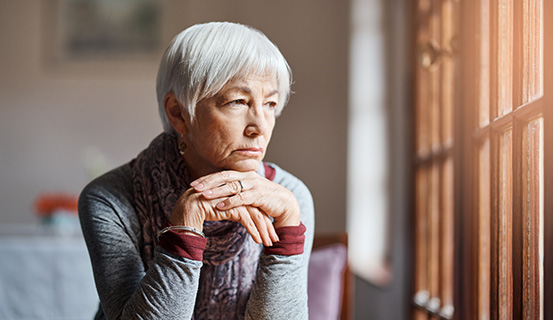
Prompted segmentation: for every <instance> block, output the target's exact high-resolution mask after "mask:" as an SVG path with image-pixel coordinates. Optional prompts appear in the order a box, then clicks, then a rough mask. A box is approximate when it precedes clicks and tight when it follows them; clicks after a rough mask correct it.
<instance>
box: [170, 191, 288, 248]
mask: <svg viewBox="0 0 553 320" xmlns="http://www.w3.org/2000/svg"><path fill="white" fill-rule="evenodd" d="M224 199H225V198H217V199H208V198H206V197H205V196H204V195H203V194H202V193H199V192H197V191H196V190H195V189H193V188H190V189H188V190H186V192H184V193H183V194H182V196H181V197H180V198H179V200H178V201H177V203H176V204H175V207H174V208H173V211H172V213H171V216H170V217H169V222H170V223H171V224H172V225H184V226H190V227H194V228H196V229H198V230H202V229H203V223H204V221H221V220H230V221H235V222H238V223H240V224H242V225H243V226H244V227H245V228H246V230H247V231H248V233H249V234H250V235H251V236H252V238H253V240H254V241H255V242H257V243H263V244H264V245H265V246H272V245H273V242H276V241H278V236H277V234H276V232H275V229H274V226H273V224H272V223H271V220H270V219H269V217H268V216H267V215H265V214H263V213H262V212H261V211H260V210H259V209H257V208H254V207H245V206H242V207H236V208H232V209H230V210H219V209H217V207H216V205H217V204H218V203H219V202H221V201H222V200H224ZM185 233H189V232H186V231H185ZM190 234H193V233H190Z"/></svg>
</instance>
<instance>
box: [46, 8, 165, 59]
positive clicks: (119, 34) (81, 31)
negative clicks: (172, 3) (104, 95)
mask: <svg viewBox="0 0 553 320" xmlns="http://www.w3.org/2000/svg"><path fill="white" fill-rule="evenodd" d="M162 4H163V1H160V0H117V1H114V0H48V1H45V2H44V3H43V5H44V6H45V8H44V13H45V19H44V28H43V31H44V37H43V39H44V48H45V49H46V50H45V51H46V55H47V58H48V60H49V61H53V62H56V63H65V62H87V61H88V62H91V61H95V60H103V61H106V60H107V61H109V60H122V59H128V58H132V59H136V58H148V57H152V56H154V55H156V54H158V53H159V51H160V45H161V43H162V40H163V39H162V30H161V29H162V28H161V21H162V18H161V15H162Z"/></svg>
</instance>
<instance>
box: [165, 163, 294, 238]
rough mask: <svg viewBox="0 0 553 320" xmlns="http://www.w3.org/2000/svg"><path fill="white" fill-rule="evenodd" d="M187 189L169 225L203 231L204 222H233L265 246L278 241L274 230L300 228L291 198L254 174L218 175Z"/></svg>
mask: <svg viewBox="0 0 553 320" xmlns="http://www.w3.org/2000/svg"><path fill="white" fill-rule="evenodd" d="M190 186H191V188H190V189H188V190H186V191H185V192H184V193H183V194H182V196H181V197H180V198H179V199H178V201H177V203H176V205H175V207H174V208H173V212H172V213H171V216H170V218H169V221H170V222H171V224H172V225H185V226H190V227H194V228H196V229H199V230H203V223H204V221H221V220H230V221H235V222H238V223H240V224H242V225H243V226H244V227H245V228H246V230H247V231H248V233H249V234H250V235H251V236H252V238H253V240H254V241H255V242H257V243H263V244H264V245H265V246H272V245H273V242H277V241H279V238H278V235H277V233H276V231H275V228H279V227H285V226H298V225H300V209H299V204H298V201H297V199H296V197H295V196H294V194H293V193H292V192H290V191H289V190H288V189H286V188H284V187H283V186H281V185H279V184H277V183H274V182H272V181H270V180H268V179H266V178H264V177H262V176H260V175H259V174H257V173H256V172H254V171H249V172H239V171H234V170H227V171H220V172H217V173H213V174H209V175H207V176H203V177H201V178H198V179H196V180H194V181H193V182H191V183H190ZM270 217H272V218H273V219H274V222H272V221H271V219H270Z"/></svg>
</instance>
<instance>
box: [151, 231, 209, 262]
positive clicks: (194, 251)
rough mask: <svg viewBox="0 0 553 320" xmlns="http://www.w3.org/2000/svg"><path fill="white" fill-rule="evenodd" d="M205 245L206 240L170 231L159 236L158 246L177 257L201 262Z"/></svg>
mask: <svg viewBox="0 0 553 320" xmlns="http://www.w3.org/2000/svg"><path fill="white" fill-rule="evenodd" d="M206 244H207V239H206V238H201V237H197V236H194V235H191V234H185V233H179V232H176V231H173V230H171V231H167V232H165V233H164V234H163V235H162V236H161V238H160V239H159V244H158V245H159V246H160V247H162V248H163V249H165V250H167V251H169V252H171V253H172V254H175V255H177V256H181V257H183V258H188V259H192V260H196V261H202V260H203V255H204V250H205V246H206Z"/></svg>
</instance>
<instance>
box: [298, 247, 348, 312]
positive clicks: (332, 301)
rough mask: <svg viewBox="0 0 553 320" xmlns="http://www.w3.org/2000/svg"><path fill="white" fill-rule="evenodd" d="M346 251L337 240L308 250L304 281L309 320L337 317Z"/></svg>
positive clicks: (340, 302)
mask: <svg viewBox="0 0 553 320" xmlns="http://www.w3.org/2000/svg"><path fill="white" fill-rule="evenodd" d="M346 252H347V248H346V246H345V245H343V244H341V243H337V244H332V245H328V246H324V247H320V248H317V249H315V250H313V252H312V253H311V258H310V259H309V275H308V282H307V291H308V298H309V300H308V305H309V319H310V320H326V319H332V320H336V319H339V318H340V308H341V305H342V301H341V300H342V289H343V283H342V275H343V272H344V267H345V266H346Z"/></svg>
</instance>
